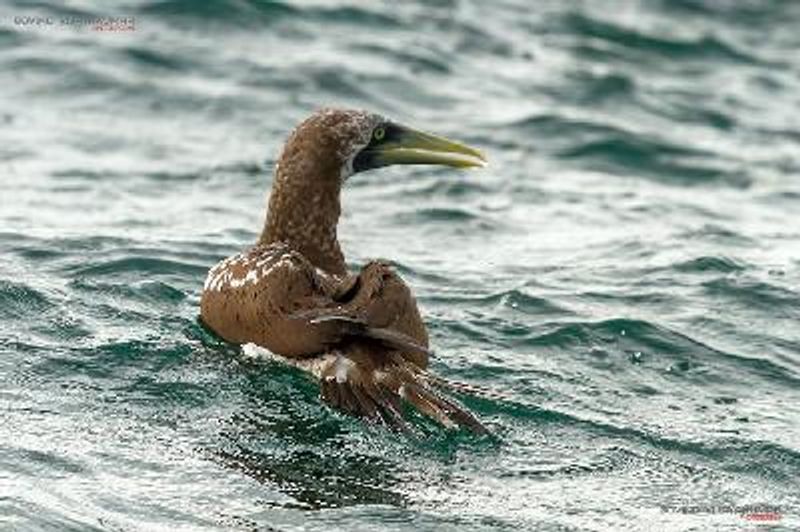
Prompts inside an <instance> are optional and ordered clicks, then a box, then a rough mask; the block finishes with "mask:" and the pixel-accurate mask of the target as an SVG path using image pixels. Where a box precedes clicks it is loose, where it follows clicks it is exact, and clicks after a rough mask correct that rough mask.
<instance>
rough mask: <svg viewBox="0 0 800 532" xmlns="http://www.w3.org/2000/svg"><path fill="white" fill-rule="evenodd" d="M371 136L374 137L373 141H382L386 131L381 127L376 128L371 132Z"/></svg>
mask: <svg viewBox="0 0 800 532" xmlns="http://www.w3.org/2000/svg"><path fill="white" fill-rule="evenodd" d="M372 136H373V137H375V140H383V137H385V136H386V130H385V129H384V128H382V127H377V128H375V131H373V132H372Z"/></svg>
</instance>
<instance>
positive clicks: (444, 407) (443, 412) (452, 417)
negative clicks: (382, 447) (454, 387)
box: [320, 353, 488, 434]
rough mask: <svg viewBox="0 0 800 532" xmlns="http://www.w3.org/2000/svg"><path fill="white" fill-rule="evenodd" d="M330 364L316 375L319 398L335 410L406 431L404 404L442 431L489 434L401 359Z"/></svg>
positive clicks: (339, 358) (338, 358)
mask: <svg viewBox="0 0 800 532" xmlns="http://www.w3.org/2000/svg"><path fill="white" fill-rule="evenodd" d="M387 359H388V360H387ZM331 360H332V362H331V363H330V364H329V365H328V367H327V368H326V369H324V370H323V371H322V374H321V375H320V377H321V396H322V399H323V400H324V401H325V402H327V403H328V404H330V405H331V406H333V407H334V408H336V409H338V410H341V411H343V412H346V413H349V414H353V415H357V416H360V417H364V418H366V419H369V420H371V421H374V422H380V423H383V424H385V425H387V426H389V427H392V428H394V429H398V430H407V428H408V426H407V423H406V420H405V416H404V413H403V402H405V403H407V404H409V405H411V406H412V407H414V408H415V409H416V410H418V411H419V412H420V413H421V414H423V415H424V416H426V417H428V418H430V419H432V420H433V421H435V422H437V423H439V424H441V425H442V426H444V427H446V428H450V429H453V428H458V427H464V428H467V429H469V430H471V431H473V432H475V433H479V434H484V433H487V432H488V430H487V429H486V427H485V426H484V425H483V424H482V423H481V422H480V421H479V420H478V418H477V417H475V416H474V415H473V414H472V413H470V412H469V411H468V410H467V409H465V408H464V407H463V406H461V405H460V404H458V403H457V402H456V401H455V400H454V399H451V398H449V397H446V396H443V395H442V394H440V393H438V392H437V391H436V390H435V389H434V388H432V387H431V386H430V385H429V383H428V380H429V378H430V374H429V373H427V372H425V371H423V370H421V369H419V368H418V367H416V366H415V365H413V364H411V363H409V362H407V361H405V360H404V359H403V358H402V357H401V356H399V355H398V356H388V357H386V359H382V360H381V362H380V363H381V364H382V365H381V366H380V367H374V366H369V365H368V364H366V363H359V361H358V358H357V357H354V358H351V357H350V356H349V355H345V354H341V353H338V354H336V355H335V356H334V357H332V358H331ZM373 362H374V360H373Z"/></svg>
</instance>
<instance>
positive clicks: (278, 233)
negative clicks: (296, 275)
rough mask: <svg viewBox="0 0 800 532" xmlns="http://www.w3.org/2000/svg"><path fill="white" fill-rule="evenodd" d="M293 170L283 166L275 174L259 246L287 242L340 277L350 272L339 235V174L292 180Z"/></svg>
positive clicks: (315, 264) (317, 264)
mask: <svg viewBox="0 0 800 532" xmlns="http://www.w3.org/2000/svg"><path fill="white" fill-rule="evenodd" d="M287 167H288V168H287ZM291 169H292V168H291V165H285V166H284V165H280V166H279V167H278V169H277V170H276V172H275V182H274V184H273V185H272V193H271V195H270V199H269V207H268V211H267V219H266V222H265V223H264V229H263V230H262V232H261V236H260V237H259V240H258V243H259V244H271V243H273V242H285V243H287V244H289V245H290V246H291V247H292V248H294V249H295V250H297V251H299V252H300V253H301V254H302V255H303V256H305V257H306V258H307V259H308V260H309V261H311V263H312V264H314V266H317V267H319V268H322V269H323V270H325V271H327V272H330V273H333V274H337V275H343V274H345V273H347V267H346V265H345V262H344V255H342V250H341V248H340V247H339V240H338V239H337V235H336V226H337V224H338V223H339V213H340V212H341V206H340V204H339V193H340V189H341V183H340V180H339V178H338V171H337V175H336V176H332V177H330V178H324V177H322V176H315V177H314V178H312V179H297V178H291V177H290V175H289V174H290V173H291ZM304 177H305V176H304Z"/></svg>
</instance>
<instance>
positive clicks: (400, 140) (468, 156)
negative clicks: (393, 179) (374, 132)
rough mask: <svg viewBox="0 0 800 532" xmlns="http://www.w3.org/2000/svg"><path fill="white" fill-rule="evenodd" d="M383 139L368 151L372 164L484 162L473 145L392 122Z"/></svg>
mask: <svg viewBox="0 0 800 532" xmlns="http://www.w3.org/2000/svg"><path fill="white" fill-rule="evenodd" d="M387 137H389V138H387V139H386V141H384V142H382V143H381V144H379V145H378V146H376V147H375V148H374V149H373V150H371V151H372V153H371V154H370V155H371V156H372V158H373V164H374V165H375V166H389V165H392V164H438V165H444V166H453V167H456V168H473V167H480V166H486V162H487V161H486V156H485V155H484V154H483V153H481V152H480V151H479V150H476V149H475V148H470V147H469V146H467V145H465V144H461V143H459V142H455V141H453V140H450V139H446V138H444V137H439V136H437V135H431V134H430V133H424V132H422V131H417V130H414V129H411V128H408V127H405V126H399V125H394V126H393V128H392V130H391V135H390V136H389V135H387Z"/></svg>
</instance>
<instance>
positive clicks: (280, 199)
mask: <svg viewBox="0 0 800 532" xmlns="http://www.w3.org/2000/svg"><path fill="white" fill-rule="evenodd" d="M482 161H483V158H482V155H480V153H479V152H477V151H475V150H473V149H471V148H468V147H466V146H463V145H461V144H457V143H454V142H452V141H448V140H446V139H443V138H440V137H434V136H432V135H428V134H423V133H420V132H417V131H414V130H411V129H408V128H404V127H402V126H399V125H397V124H395V123H393V122H390V121H388V120H386V119H384V118H382V117H381V116H379V115H375V114H371V113H367V112H363V111H343V110H324V111H320V112H317V113H315V114H314V115H312V116H311V117H310V118H308V119H307V120H306V121H304V122H303V123H302V124H300V126H298V127H297V129H295V131H294V132H293V133H292V134H291V136H290V137H289V139H288V140H287V142H286V145H285V147H284V150H283V153H282V155H281V156H280V158H279V160H278V163H277V165H276V168H275V178H274V182H273V187H272V193H271V196H270V201H269V207H268V213H267V218H266V222H265V224H264V229H263V231H262V233H261V236H260V238H259V240H258V242H257V243H256V245H254V246H253V247H251V248H249V249H247V250H245V251H243V252H241V253H239V254H237V255H234V256H232V257H229V258H228V259H225V260H223V261H222V262H220V263H219V264H217V265H216V266H215V267H214V268H212V269H211V271H210V272H209V274H208V278H207V280H206V283H205V287H204V290H203V296H202V301H201V317H202V320H203V322H204V323H205V324H206V325H207V326H208V327H210V328H211V329H213V330H214V331H215V332H216V333H217V334H219V335H220V336H221V337H223V338H224V339H225V340H228V341H230V342H235V343H240V344H246V343H253V344H256V345H258V346H261V347H264V348H266V349H268V350H269V351H270V352H272V353H274V354H276V355H280V356H281V357H284V358H285V360H286V361H287V362H288V363H290V364H293V365H295V366H298V367H301V368H303V369H305V370H306V371H309V372H310V373H312V374H313V375H315V376H316V377H317V378H319V379H320V382H321V396H322V398H323V400H325V401H326V402H328V403H329V404H330V405H332V406H334V407H335V408H337V409H339V410H342V411H345V412H348V413H351V414H354V415H358V416H362V417H366V418H368V419H372V420H376V421H382V422H385V423H386V424H388V425H390V426H393V427H398V428H404V427H405V426H406V424H405V421H404V414H403V404H404V403H410V404H411V405H413V406H414V407H415V408H417V409H418V410H419V411H420V412H421V413H423V414H424V415H426V416H428V417H430V418H432V419H434V420H435V421H437V422H439V423H441V424H443V425H445V426H448V427H456V426H466V427H468V428H470V429H472V430H475V431H484V430H485V429H484V428H483V426H482V425H481V423H480V422H479V421H478V420H477V419H476V418H475V417H474V416H473V415H472V414H470V413H469V412H468V411H466V410H465V409H464V408H463V407H461V406H459V405H458V404H457V403H456V402H455V401H453V400H452V399H449V398H447V397H445V396H443V395H442V394H441V393H440V392H439V391H438V390H437V389H436V388H442V387H443V385H442V383H445V384H444V387H447V385H446V381H443V380H442V379H439V378H435V377H433V376H431V375H429V374H428V373H427V367H428V357H429V351H428V333H427V331H426V328H425V324H424V323H423V321H422V318H421V316H420V313H419V310H418V308H417V304H416V301H415V299H414V296H413V295H412V294H411V291H410V290H409V288H408V286H407V285H406V284H405V283H404V282H403V280H402V279H401V278H400V277H399V276H398V275H397V273H395V272H394V271H393V270H392V268H391V267H390V266H389V265H388V264H386V263H385V262H381V261H372V262H369V263H368V264H367V265H365V266H364V267H363V268H362V269H361V270H360V272H359V273H358V274H351V273H349V272H348V271H347V267H346V264H345V260H344V256H343V254H342V251H341V248H340V246H339V241H338V238H337V233H336V228H337V224H338V220H339V214H340V211H341V207H340V200H339V195H340V192H341V187H342V185H343V184H344V182H345V181H346V180H347V178H349V177H350V176H351V175H352V174H354V173H357V172H359V171H364V170H368V169H371V168H376V167H379V166H386V165H389V164H425V163H428V164H446V165H450V166H460V167H465V166H479V165H481V164H482Z"/></svg>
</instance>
